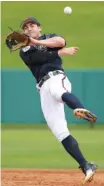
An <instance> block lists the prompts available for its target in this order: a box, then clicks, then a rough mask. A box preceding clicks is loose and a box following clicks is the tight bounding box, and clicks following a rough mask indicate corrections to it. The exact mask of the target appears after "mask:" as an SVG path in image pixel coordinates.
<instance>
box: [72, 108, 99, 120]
mask: <svg viewBox="0 0 104 186" xmlns="http://www.w3.org/2000/svg"><path fill="white" fill-rule="evenodd" d="M73 113H74V115H75V116H76V117H77V118H83V119H85V120H88V121H89V122H91V123H94V122H96V120H97V116H96V115H95V114H93V113H91V112H90V111H89V110H86V109H83V108H77V109H74V111H73Z"/></svg>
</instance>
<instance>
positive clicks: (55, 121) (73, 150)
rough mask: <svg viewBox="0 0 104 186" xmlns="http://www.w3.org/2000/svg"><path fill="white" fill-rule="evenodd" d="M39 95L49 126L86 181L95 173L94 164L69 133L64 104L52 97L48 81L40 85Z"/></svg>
mask: <svg viewBox="0 0 104 186" xmlns="http://www.w3.org/2000/svg"><path fill="white" fill-rule="evenodd" d="M50 85H51V82H49V86H50ZM40 97H41V107H42V111H43V114H44V117H45V119H46V121H47V124H48V126H49V128H50V129H51V131H52V133H53V134H54V135H55V136H56V138H57V139H58V140H59V141H60V142H61V143H62V145H63V147H64V148H65V150H66V151H67V152H68V153H69V154H70V155H71V156H72V157H73V158H74V159H75V160H76V161H77V162H78V163H79V165H80V167H81V168H82V170H84V171H83V172H84V173H85V175H86V177H85V178H86V181H88V180H89V179H90V178H91V177H92V175H93V174H94V173H95V169H94V168H93V167H94V166H95V165H90V164H89V163H88V162H87V160H86V159H85V157H84V156H83V154H82V153H81V151H80V148H79V145H78V142H77V141H76V139H75V138H74V137H73V136H72V135H70V132H69V130H68V128H67V122H66V119H65V113H64V104H63V103H61V102H59V101H57V100H56V99H54V97H53V96H52V95H51V92H49V91H48V82H47V83H45V84H44V85H43V86H42V89H41V91H40ZM91 166H92V167H91ZM89 172H90V174H89Z"/></svg>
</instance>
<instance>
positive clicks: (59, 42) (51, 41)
mask: <svg viewBox="0 0 104 186" xmlns="http://www.w3.org/2000/svg"><path fill="white" fill-rule="evenodd" d="M65 44H66V42H65V40H64V38H62V37H60V36H54V37H52V38H48V39H45V40H37V39H33V38H30V44H29V45H43V46H46V47H49V48H54V47H64V46H65Z"/></svg>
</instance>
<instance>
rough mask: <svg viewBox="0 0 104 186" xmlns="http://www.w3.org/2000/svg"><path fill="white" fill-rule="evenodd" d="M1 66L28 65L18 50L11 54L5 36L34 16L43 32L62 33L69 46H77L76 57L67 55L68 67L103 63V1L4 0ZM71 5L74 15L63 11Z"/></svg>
mask: <svg viewBox="0 0 104 186" xmlns="http://www.w3.org/2000/svg"><path fill="white" fill-rule="evenodd" d="M1 5H2V6H1V16H2V23H1V26H2V29H1V32H2V68H5V67H9V68H13V67H16V68H26V67H25V65H24V64H23V62H21V59H20V58H19V56H18V51H17V52H15V53H13V54H10V52H9V51H8V49H7V48H6V47H5V44H4V39H5V37H6V36H7V34H8V33H10V30H9V29H8V26H10V27H12V29H14V30H18V29H20V27H19V26H20V23H21V21H22V20H23V19H25V18H27V17H29V16H34V17H36V18H37V19H38V20H39V21H40V23H41V24H42V29H43V33H57V34H59V35H62V36H63V37H64V38H65V39H66V41H67V46H78V47H79V48H80V51H79V52H78V54H77V55H76V56H75V57H70V58H69V57H64V58H63V59H64V61H63V64H64V67H65V68H86V67H87V68H102V67H104V24H103V21H104V2H99V1H98V2H70V1H69V2H65V1H64V2H25V1H23V2H1ZM65 6H71V7H72V9H73V12H72V14H71V15H66V14H64V13H63V9H64V7H65Z"/></svg>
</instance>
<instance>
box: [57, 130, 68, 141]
mask: <svg viewBox="0 0 104 186" xmlns="http://www.w3.org/2000/svg"><path fill="white" fill-rule="evenodd" d="M69 135H70V132H69V131H66V132H62V133H59V134H58V135H57V136H56V138H57V139H58V141H59V142H62V141H63V140H64V139H65V138H67V137H68V136H69Z"/></svg>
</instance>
